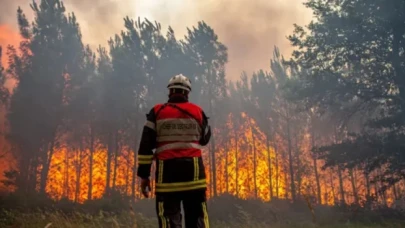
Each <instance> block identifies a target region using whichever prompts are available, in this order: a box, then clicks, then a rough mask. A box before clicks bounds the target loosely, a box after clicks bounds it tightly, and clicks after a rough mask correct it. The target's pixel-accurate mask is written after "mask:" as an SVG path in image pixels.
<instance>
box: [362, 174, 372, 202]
mask: <svg viewBox="0 0 405 228" xmlns="http://www.w3.org/2000/svg"><path fill="white" fill-rule="evenodd" d="M364 178H365V179H366V197H367V198H369V197H370V196H371V189H370V177H369V174H368V173H367V172H364Z"/></svg>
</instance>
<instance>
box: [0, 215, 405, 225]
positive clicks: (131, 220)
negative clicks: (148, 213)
mask: <svg viewBox="0 0 405 228" xmlns="http://www.w3.org/2000/svg"><path fill="white" fill-rule="evenodd" d="M0 227H4V228H7V227H10V228H11V227H13V228H14V227H21V228H44V227H46V228H53V227H58V228H90V227H97V228H98V227H113V228H119V227H130V228H149V227H150V228H152V227H157V220H156V219H155V218H146V217H144V216H142V215H141V214H133V213H125V212H124V213H120V214H109V213H103V212H100V213H99V214H98V215H89V214H82V213H72V214H70V215H66V214H63V213H60V212H37V213H17V212H15V213H14V212H9V211H4V212H3V215H2V217H1V218H0ZM211 227H212V228H245V227H248V228H265V227H266V228H267V227H271V228H304V227H305V228H306V227H308V228H383V227H389V228H400V227H405V224H399V223H398V224H395V223H389V224H379V225H377V224H375V225H373V224H371V225H360V224H352V223H349V222H347V223H345V224H336V225H322V226H321V225H315V224H311V223H301V224H288V222H284V223H276V224H271V225H270V224H264V223H261V222H259V221H252V220H251V218H250V216H249V215H248V214H247V213H244V212H241V217H240V218H239V219H238V220H237V221H227V222H219V221H213V220H212V221H211Z"/></svg>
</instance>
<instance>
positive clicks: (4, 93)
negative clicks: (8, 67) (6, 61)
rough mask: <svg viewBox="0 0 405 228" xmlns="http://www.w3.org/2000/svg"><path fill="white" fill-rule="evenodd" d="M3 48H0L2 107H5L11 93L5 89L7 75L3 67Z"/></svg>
mask: <svg viewBox="0 0 405 228" xmlns="http://www.w3.org/2000/svg"><path fill="white" fill-rule="evenodd" d="M2 54H3V52H2V47H1V46H0V105H4V104H6V103H7V100H8V97H9V95H10V94H9V92H8V89H7V88H6V87H5V83H6V79H7V78H6V74H5V71H4V67H3V65H2V60H3V59H2V57H3V56H2Z"/></svg>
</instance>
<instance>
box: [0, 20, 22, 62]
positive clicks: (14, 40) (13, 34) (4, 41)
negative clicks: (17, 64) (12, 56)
mask: <svg viewBox="0 0 405 228" xmlns="http://www.w3.org/2000/svg"><path fill="white" fill-rule="evenodd" d="M20 41H21V36H20V34H19V33H18V31H16V30H15V29H14V28H12V27H11V26H9V25H6V24H3V25H0V46H2V47H3V52H6V48H7V46H8V45H13V46H14V47H18V45H19V43H20ZM3 54H5V53H3ZM1 61H2V62H1V63H2V65H3V66H4V67H7V66H8V61H7V58H4V57H3V59H2V60H1Z"/></svg>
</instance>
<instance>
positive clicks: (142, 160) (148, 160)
mask: <svg viewBox="0 0 405 228" xmlns="http://www.w3.org/2000/svg"><path fill="white" fill-rule="evenodd" d="M152 162H153V155H141V154H139V155H138V164H140V165H148V164H152Z"/></svg>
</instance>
